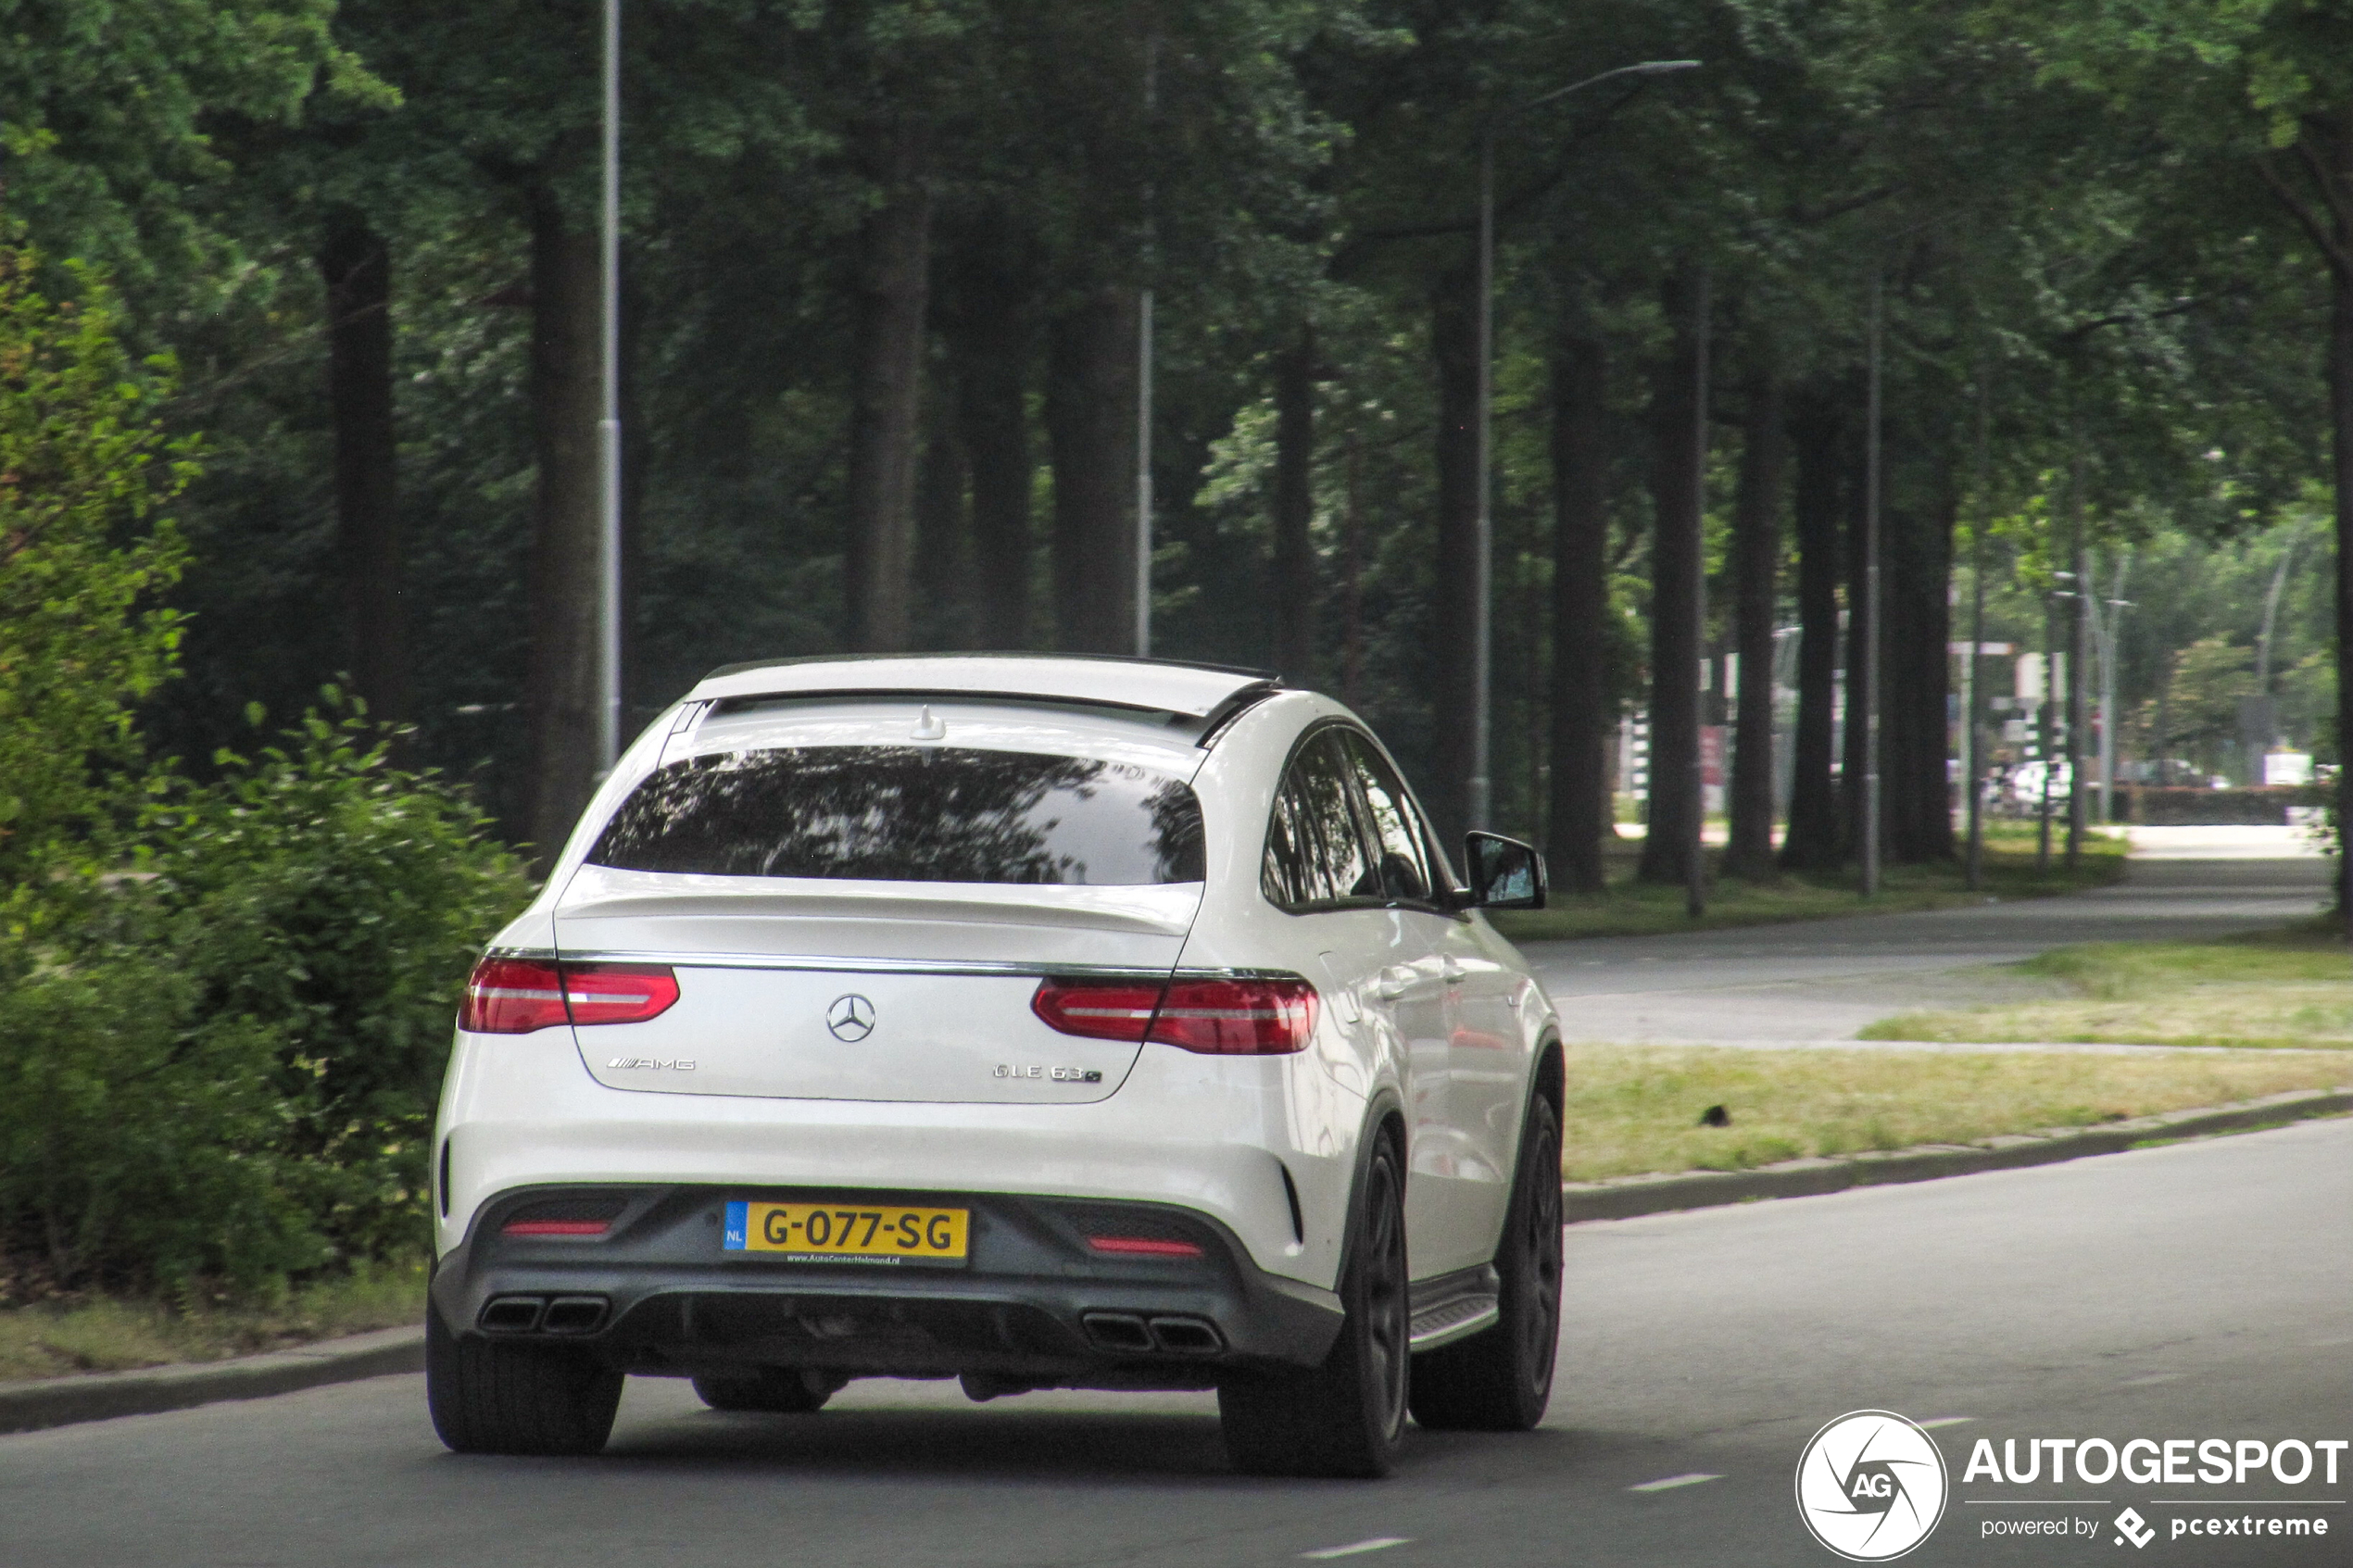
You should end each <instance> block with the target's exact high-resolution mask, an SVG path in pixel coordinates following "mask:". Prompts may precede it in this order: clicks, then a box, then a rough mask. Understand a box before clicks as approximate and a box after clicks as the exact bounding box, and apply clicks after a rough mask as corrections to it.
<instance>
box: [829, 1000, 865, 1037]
mask: <svg viewBox="0 0 2353 1568" xmlns="http://www.w3.org/2000/svg"><path fill="white" fill-rule="evenodd" d="M825 1027H826V1028H828V1029H830V1030H832V1031H833V1032H834V1038H835V1039H837V1040H849V1041H850V1042H852V1043H853V1044H854V1043H855V1042H857V1041H860V1040H862V1039H864V1038H865V1037H866V1036H867V1035H871V1034H873V1033H874V1032H875V1004H874V1003H872V1002H870V1001H868V1000H867V999H866V998H865V997H862V996H860V995H859V994H858V993H857V992H855V991H852V992H851V993H849V995H848V996H846V997H835V998H834V1005H833V1006H831V1007H829V1008H827V1009H826V1010H825Z"/></svg>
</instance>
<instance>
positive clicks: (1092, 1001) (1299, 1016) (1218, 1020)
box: [1029, 976, 1316, 1056]
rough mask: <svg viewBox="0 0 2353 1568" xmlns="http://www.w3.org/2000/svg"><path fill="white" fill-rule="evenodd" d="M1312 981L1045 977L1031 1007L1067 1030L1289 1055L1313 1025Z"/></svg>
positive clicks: (1207, 1052)
mask: <svg viewBox="0 0 2353 1568" xmlns="http://www.w3.org/2000/svg"><path fill="white" fill-rule="evenodd" d="M1315 1000H1316V998H1315V986H1313V985H1309V984H1308V983H1307V982H1306V981H1304V980H1301V979H1298V978H1297V977H1295V976H1294V977H1290V978H1287V979H1276V980H1177V981H1173V982H1171V983H1170V984H1168V985H1138V984H1136V983H1134V982H1132V981H1129V982H1118V983H1111V984H1100V983H1098V984H1089V983H1088V982H1086V981H1076V980H1053V979H1049V980H1044V981H1040V982H1039V983H1038V993H1037V995H1036V996H1034V997H1031V998H1030V1004H1029V1005H1030V1009H1031V1010H1032V1011H1034V1012H1036V1013H1037V1014H1038V1017H1039V1018H1042V1019H1044V1020H1045V1021H1046V1022H1047V1023H1049V1024H1051V1026H1052V1027H1054V1028H1055V1029H1057V1030H1060V1031H1061V1032H1062V1033H1063V1034H1065V1035H1088V1036H1089V1037H1092V1038H1094V1039H1099V1040H1145V1041H1150V1042H1152V1043H1154V1044H1157V1045H1164V1046H1175V1047H1176V1048H1177V1049H1179V1050H1187V1051H1193V1052H1196V1053H1198V1054H1200V1055H1203V1056H1289V1055H1290V1054H1291V1053H1293V1052H1295V1051H1302V1050H1305V1049H1306V1048H1307V1041H1308V1038H1309V1036H1310V1035H1314V1034H1315Z"/></svg>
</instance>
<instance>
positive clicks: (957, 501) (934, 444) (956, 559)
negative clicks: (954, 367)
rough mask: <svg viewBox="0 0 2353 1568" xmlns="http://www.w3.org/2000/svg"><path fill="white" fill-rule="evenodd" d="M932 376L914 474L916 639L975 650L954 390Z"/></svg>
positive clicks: (969, 552)
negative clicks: (921, 451) (920, 451)
mask: <svg viewBox="0 0 2353 1568" xmlns="http://www.w3.org/2000/svg"><path fill="white" fill-rule="evenodd" d="M942 379H943V378H940V377H934V378H933V383H932V387H931V393H932V395H930V396H928V397H926V398H925V400H924V456H923V462H922V465H921V467H919V468H918V469H917V470H916V472H915V566H914V581H915V589H916V594H917V598H918V602H917V604H916V606H915V609H914V623H915V638H916V642H917V644H918V645H919V646H923V647H927V648H965V647H970V646H972V629H971V614H970V605H971V598H972V596H971V594H970V593H969V592H968V591H967V590H968V586H969V584H970V583H972V580H973V571H972V549H971V531H970V530H969V529H968V528H967V527H966V525H965V521H964V519H965V510H964V487H965V481H966V470H967V465H966V463H965V461H964V444H963V441H962V440H960V439H958V437H957V433H956V420H955V418H954V410H953V408H952V399H951V397H950V388H948V387H946V386H943V385H941V384H939V383H940V381H941V380H942Z"/></svg>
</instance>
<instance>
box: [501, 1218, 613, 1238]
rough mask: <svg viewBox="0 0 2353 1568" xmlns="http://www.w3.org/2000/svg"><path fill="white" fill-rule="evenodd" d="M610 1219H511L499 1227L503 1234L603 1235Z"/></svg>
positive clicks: (610, 1225) (609, 1224)
mask: <svg viewBox="0 0 2353 1568" xmlns="http://www.w3.org/2000/svg"><path fill="white" fill-rule="evenodd" d="M610 1229H612V1222H611V1221H610V1220H509V1221H508V1222H507V1223H505V1224H503V1225H500V1226H499V1227H498V1230H499V1234H500V1235H502V1236H602V1235H604V1234H605V1233H606V1232H607V1231H609V1230H610Z"/></svg>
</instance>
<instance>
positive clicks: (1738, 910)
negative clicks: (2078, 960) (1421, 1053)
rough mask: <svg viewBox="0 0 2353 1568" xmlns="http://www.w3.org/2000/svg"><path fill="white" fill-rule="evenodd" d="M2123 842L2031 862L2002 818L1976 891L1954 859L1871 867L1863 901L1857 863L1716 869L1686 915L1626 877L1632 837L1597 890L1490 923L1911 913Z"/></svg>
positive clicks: (2045, 887)
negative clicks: (1700, 900)
mask: <svg viewBox="0 0 2353 1568" xmlns="http://www.w3.org/2000/svg"><path fill="white" fill-rule="evenodd" d="M2126 849H2127V846H2126V845H2125V843H2124V841H2123V840H2122V839H2121V838H2109V837H2108V836H2106V835H2105V834H2093V835H2092V836H2091V837H2090V838H2089V839H2087V840H2086V841H2085V844H2084V850H2083V856H2082V864H2081V865H2080V866H2078V867H2077V869H2076V870H2075V871H2074V872H2069V871H2068V870H2067V868H2066V862H2065V860H2064V859H2062V858H2061V857H2060V856H2059V855H2057V854H2056V853H2055V854H2054V855H2053V856H2052V858H2051V864H2050V866H2049V868H2048V869H2047V870H2045V871H2040V872H2038V871H2036V870H2035V866H2034V859H2035V857H2034V833H2033V830H2032V828H2023V827H2015V826H2012V825H2011V824H2008V823H2004V824H2002V825H2001V826H2000V827H1999V828H1989V830H1988V832H1987V834H1986V838H1985V884H1984V886H1983V888H1982V890H1979V891H1976V892H1972V891H1970V889H1969V887H1968V886H1967V885H1966V879H1965V877H1964V876H1963V873H1962V871H1961V868H1960V866H1959V865H1958V864H1948V865H1929V866H1890V867H1888V868H1887V869H1886V871H1885V873H1884V874H1883V876H1882V877H1881V886H1880V893H1879V896H1878V897H1875V898H1873V899H1872V900H1871V901H1870V902H1869V903H1868V904H1866V903H1864V902H1863V901H1862V898H1861V897H1860V889H1861V883H1860V882H1859V881H1858V879H1857V873H1855V872H1841V873H1838V874H1836V875H1820V876H1817V875H1811V874H1807V875H1800V874H1797V873H1791V874H1789V875H1786V876H1782V877H1780V878H1778V879H1776V880H1775V881H1772V882H1758V883H1750V882H1740V881H1735V880H1731V879H1727V878H1718V879H1717V880H1716V881H1715V882H1714V883H1713V884H1711V885H1710V887H1709V891H1708V900H1707V912H1706V913H1705V915H1703V916H1701V917H1700V918H1699V919H1698V920H1693V919H1692V918H1691V916H1690V915H1688V914H1686V913H1685V912H1684V902H1683V900H1684V895H1683V890H1682V889H1681V888H1680V887H1666V886H1660V885H1657V884H1649V883H1639V882H1636V881H1635V880H1634V879H1633V869H1634V864H1635V861H1636V859H1638V857H1639V855H1640V853H1641V846H1640V845H1639V843H1632V842H1628V841H1623V840H1621V841H1620V842H1619V843H1618V844H1617V845H1614V846H1612V847H1611V848H1610V850H1609V852H1608V854H1607V856H1606V859H1607V860H1608V862H1609V869H1610V872H1611V880H1610V883H1609V885H1608V887H1607V889H1606V890H1605V891H1604V892H1601V893H1585V894H1579V893H1562V892H1559V891H1557V890H1556V891H1555V892H1554V894H1553V896H1552V900H1551V903H1550V904H1549V905H1548V906H1547V907H1546V908H1544V909H1535V910H1529V911H1520V912H1514V911H1508V910H1499V911H1497V913H1496V914H1495V915H1494V916H1493V917H1492V918H1493V920H1494V922H1495V928H1496V929H1497V930H1498V931H1501V932H1502V933H1503V934H1504V935H1505V936H1508V937H1509V938H1511V939H1512V940H1513V941H1515V942H1545V941H1554V940H1558V939H1560V938H1564V937H1584V936H1649V935H1656V934H1659V933H1661V932H1673V931H1707V930H1713V929H1717V928H1719V927H1723V926H1735V925H1771V924H1778V923H1780V922H1787V921H1800V920H1830V919H1833V918H1836V917H1838V916H1842V915H1857V914H1871V915H1887V914H1911V913H1916V912H1918V911H1919V910H1922V909H1949V908H1952V907H1954V906H1957V905H1961V904H1973V903H1979V902H1982V901H1983V900H1984V899H1986V898H1989V897H1994V898H2033V897H2045V896H2046V895H2049V894H2054V893H2073V892H2078V891H2081V890H2082V889H2083V888H2087V887H2097V886H2101V885H2103V884H2107V883H2110V882H2113V881H2115V880H2116V879H2117V878H2118V877H2119V876H2120V875H2122V874H2123V871H2124V857H2125V853H2126Z"/></svg>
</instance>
